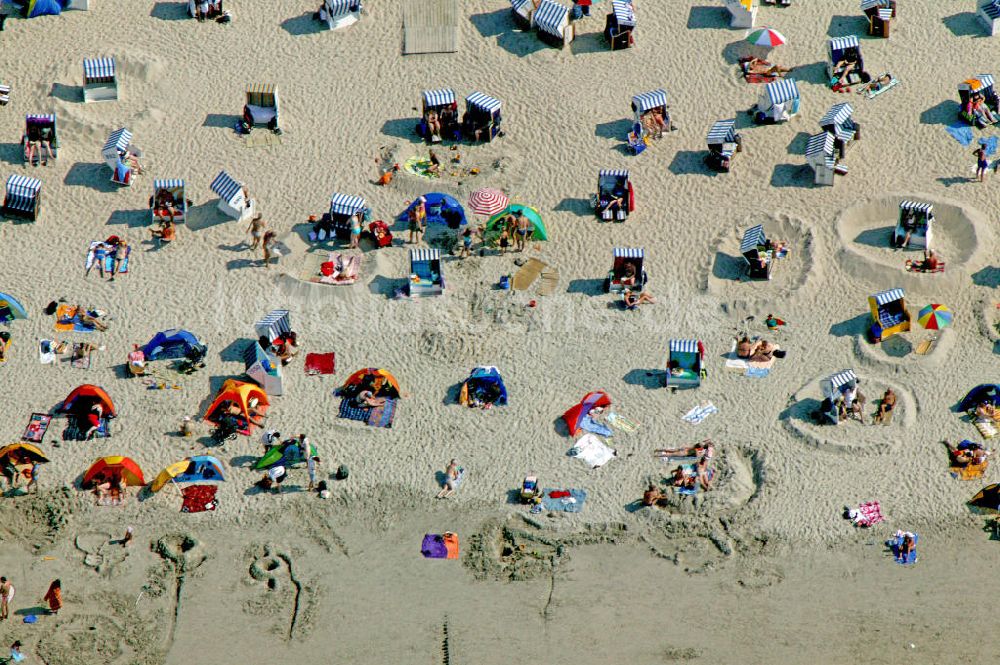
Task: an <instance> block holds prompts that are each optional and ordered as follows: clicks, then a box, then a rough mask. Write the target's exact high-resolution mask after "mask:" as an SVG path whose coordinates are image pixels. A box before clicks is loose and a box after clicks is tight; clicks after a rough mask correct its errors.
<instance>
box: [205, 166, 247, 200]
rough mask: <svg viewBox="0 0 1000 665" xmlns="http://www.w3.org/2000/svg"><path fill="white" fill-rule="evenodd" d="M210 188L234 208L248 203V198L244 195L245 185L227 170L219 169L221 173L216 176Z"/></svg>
mask: <svg viewBox="0 0 1000 665" xmlns="http://www.w3.org/2000/svg"><path fill="white" fill-rule="evenodd" d="M209 189H211V190H212V191H213V192H215V193H216V194H218V195H219V198H220V199H222V200H223V201H225V202H226V203H228V204H229V205H231V206H233V207H234V208H235V207H237V206H238V205H242V204H244V203H246V198H245V197H244V196H243V185H242V184H240V183H238V182H236V181H235V180H233V177H232V176H231V175H229V174H228V173H226V172H225V171H219V175H217V176H215V180H213V181H212V184H211V185H209Z"/></svg>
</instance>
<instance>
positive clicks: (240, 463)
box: [229, 455, 257, 469]
mask: <svg viewBox="0 0 1000 665" xmlns="http://www.w3.org/2000/svg"><path fill="white" fill-rule="evenodd" d="M256 461H257V458H256V457H254V456H253V455H237V456H236V457H233V458H232V459H231V460H229V466H230V468H233V469H249V468H250V467H251V466H253V465H254V463H255V462H256Z"/></svg>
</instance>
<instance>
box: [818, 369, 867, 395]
mask: <svg viewBox="0 0 1000 665" xmlns="http://www.w3.org/2000/svg"><path fill="white" fill-rule="evenodd" d="M857 385H858V376H857V374H855V373H854V370H853V369H843V370H841V371H839V372H837V373H836V374H831V375H830V376H828V377H826V378H825V379H823V380H822V381H820V382H819V387H820V391H821V392H822V393H823V396H824V397H829V398H830V399H833V398H835V397H836V396H837V395H838V394H839V393H841V392H843V391H844V390H846V389H849V388H855V387H857Z"/></svg>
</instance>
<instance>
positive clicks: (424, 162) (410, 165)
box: [403, 157, 440, 178]
mask: <svg viewBox="0 0 1000 665" xmlns="http://www.w3.org/2000/svg"><path fill="white" fill-rule="evenodd" d="M430 168H431V160H429V159H425V158H423V157H410V158H409V159H408V160H406V161H405V162H403V170H404V171H406V172H407V173H409V174H410V175H415V176H417V177H419V178H438V177H440V176H439V175H437V174H435V173H431V171H430Z"/></svg>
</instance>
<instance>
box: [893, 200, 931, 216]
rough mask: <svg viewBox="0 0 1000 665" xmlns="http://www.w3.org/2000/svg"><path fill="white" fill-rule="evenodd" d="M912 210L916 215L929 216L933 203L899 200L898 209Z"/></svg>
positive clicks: (901, 210)
mask: <svg viewBox="0 0 1000 665" xmlns="http://www.w3.org/2000/svg"><path fill="white" fill-rule="evenodd" d="M905 210H912V211H913V213H914V214H915V215H917V216H921V215H922V216H924V217H931V216H932V212H933V210H934V204H933V203H923V202H920V201H908V200H907V201H900V202H899V211H900V212H901V213H902V212H903V211H905Z"/></svg>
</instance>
